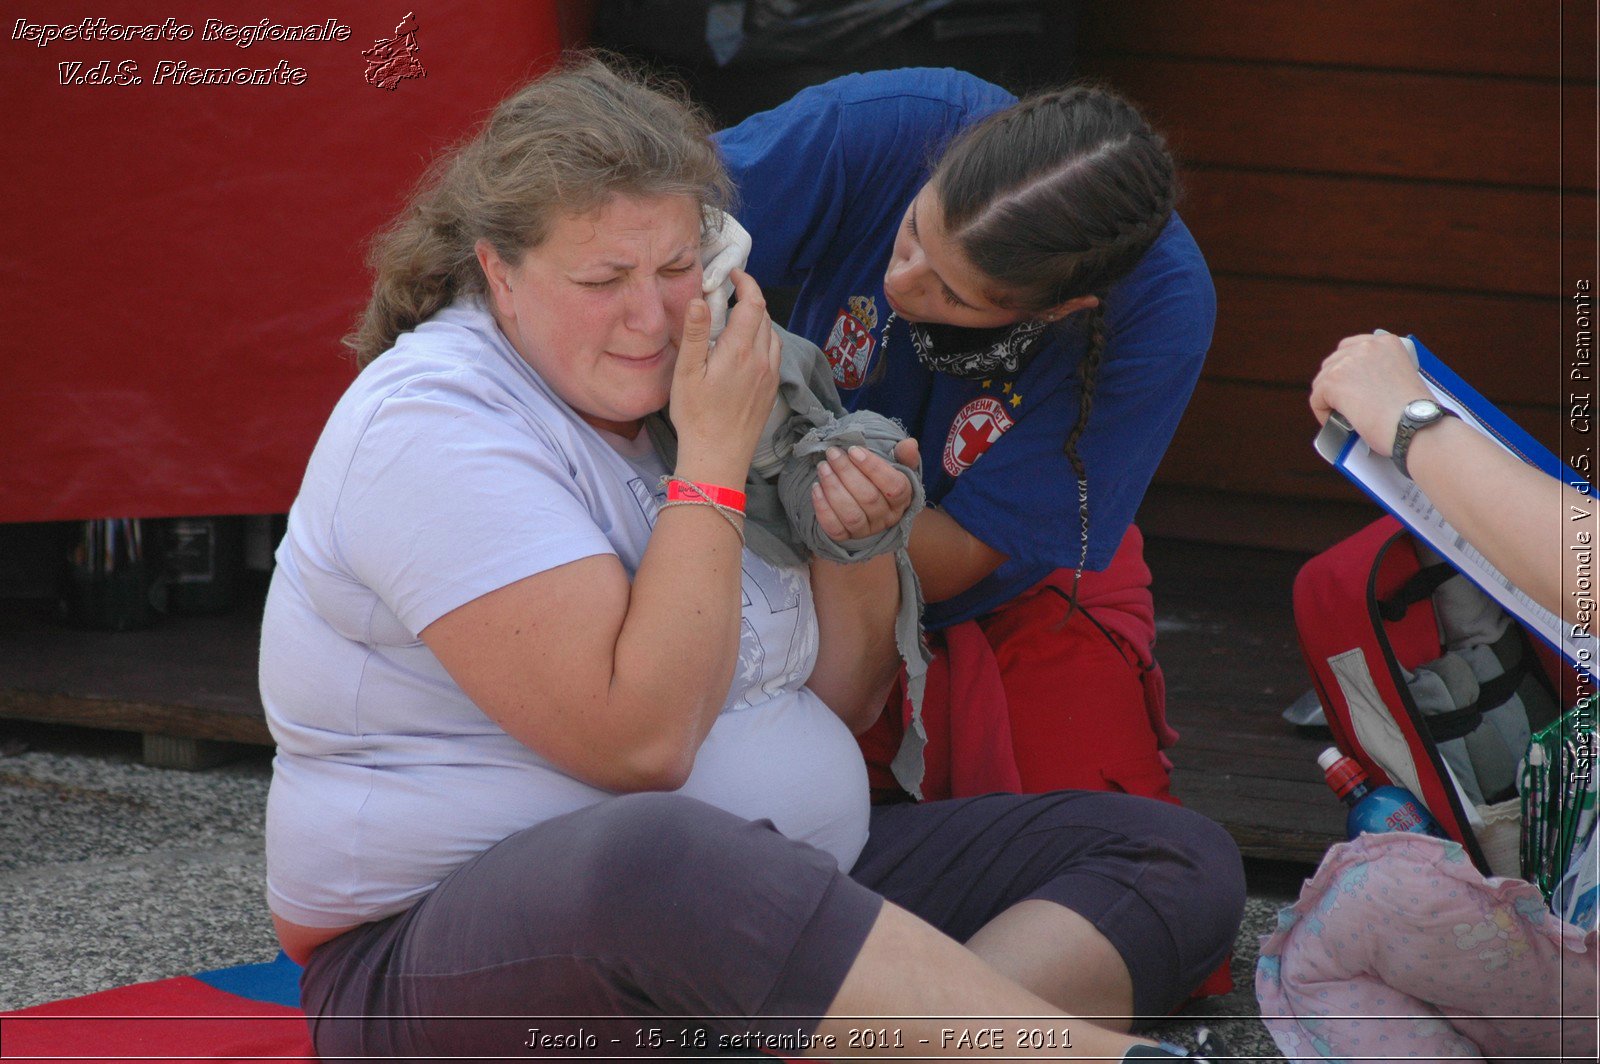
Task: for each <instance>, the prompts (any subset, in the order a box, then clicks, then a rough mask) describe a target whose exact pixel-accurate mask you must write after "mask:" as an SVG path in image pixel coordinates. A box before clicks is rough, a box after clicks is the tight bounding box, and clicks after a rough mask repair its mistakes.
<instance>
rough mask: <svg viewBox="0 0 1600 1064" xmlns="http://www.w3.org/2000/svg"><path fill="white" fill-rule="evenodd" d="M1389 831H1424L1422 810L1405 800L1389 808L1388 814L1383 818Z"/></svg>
mask: <svg viewBox="0 0 1600 1064" xmlns="http://www.w3.org/2000/svg"><path fill="white" fill-rule="evenodd" d="M1383 822H1384V823H1385V824H1387V825H1388V826H1389V830H1390V831H1424V830H1426V829H1425V828H1424V827H1423V824H1424V820H1423V819H1422V810H1420V809H1418V808H1417V807H1416V805H1415V804H1413V803H1412V802H1406V803H1405V804H1403V805H1398V806H1396V807H1395V808H1394V809H1392V810H1390V812H1389V815H1388V816H1386V817H1384V818H1383Z"/></svg>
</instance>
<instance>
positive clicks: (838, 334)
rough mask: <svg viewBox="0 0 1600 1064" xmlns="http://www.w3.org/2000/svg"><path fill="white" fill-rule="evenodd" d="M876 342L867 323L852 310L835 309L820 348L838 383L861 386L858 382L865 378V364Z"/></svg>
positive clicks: (870, 358) (842, 386) (840, 384)
mask: <svg viewBox="0 0 1600 1064" xmlns="http://www.w3.org/2000/svg"><path fill="white" fill-rule="evenodd" d="M877 343H878V342H877V341H876V340H874V339H873V338H872V333H871V332H869V331H868V328H867V326H866V325H864V324H862V323H861V321H859V320H858V319H857V318H856V317H855V316H854V315H853V314H851V313H850V312H849V311H848V310H841V311H839V317H838V318H837V319H835V320H834V323H833V331H832V332H830V333H829V334H828V342H827V343H826V344H825V345H824V346H823V348H822V353H823V354H825V355H827V356H828V365H830V366H832V367H833V379H834V380H835V381H836V382H837V383H838V385H839V387H841V388H859V387H861V382H862V381H864V380H866V379H867V365H868V364H869V363H870V362H871V361H872V349H873V348H874V347H876V346H877Z"/></svg>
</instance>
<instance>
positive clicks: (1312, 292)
mask: <svg viewBox="0 0 1600 1064" xmlns="http://www.w3.org/2000/svg"><path fill="white" fill-rule="evenodd" d="M1591 276H1593V275H1592V274H1591ZM1215 280H1216V286H1217V329H1216V334H1215V336H1214V338H1213V339H1212V343H1211V353H1210V354H1209V355H1207V356H1206V370H1205V372H1206V375H1207V376H1208V377H1211V378H1229V379H1237V380H1254V381H1259V382H1262V383H1273V384H1282V385H1287V386H1293V387H1299V388H1307V389H1308V388H1309V387H1310V384H1311V378H1312V377H1314V376H1316V372H1317V368H1318V367H1319V366H1320V365H1321V364H1322V360H1323V359H1324V358H1325V357H1327V355H1328V354H1329V353H1330V352H1332V351H1333V349H1334V348H1335V347H1336V346H1338V343H1339V341H1340V340H1342V339H1344V338H1345V337H1346V336H1351V335H1354V334H1355V333H1359V332H1369V331H1371V330H1373V329H1377V328H1383V329H1387V330H1389V331H1390V332H1392V333H1399V334H1401V335H1402V336H1403V335H1406V334H1408V333H1412V334H1415V335H1416V336H1417V337H1419V338H1420V339H1421V340H1422V341H1423V343H1425V344H1427V345H1428V347H1429V348H1430V349H1431V350H1432V351H1433V352H1434V353H1435V354H1437V355H1438V356H1439V357H1440V358H1442V359H1444V360H1445V361H1446V362H1448V363H1449V364H1450V365H1451V366H1452V367H1453V368H1455V369H1456V371H1457V372H1459V373H1461V374H1462V376H1464V377H1465V378H1466V379H1467V380H1469V381H1471V382H1472V385H1473V387H1475V388H1477V389H1478V390H1479V391H1480V392H1482V393H1483V394H1484V395H1487V396H1488V397H1489V398H1490V399H1492V400H1493V401H1494V402H1496V403H1497V404H1498V403H1511V404H1520V405H1538V404H1542V403H1553V402H1555V401H1556V400H1557V399H1558V397H1559V396H1561V395H1562V394H1563V391H1564V389H1565V387H1566V383H1567V382H1566V379H1565V374H1566V367H1564V366H1563V365H1562V359H1561V358H1560V355H1559V351H1560V345H1561V342H1562V337H1563V332H1562V321H1563V317H1562V316H1563V314H1564V313H1565V311H1566V305H1565V304H1564V302H1563V301H1562V300H1561V298H1560V297H1559V293H1557V292H1555V291H1551V292H1548V293H1544V294H1543V295H1542V296H1539V297H1533V296H1498V295H1483V294H1473V293H1460V294H1453V295H1451V296H1449V297H1447V298H1446V297H1441V296H1438V295H1435V294H1431V293H1425V292H1417V291H1415V290H1412V289H1406V288H1391V287H1385V286H1381V285H1346V284H1327V283H1323V282H1317V281H1299V280H1292V279H1280V278H1267V277H1243V276H1237V275H1230V274H1222V275H1219V276H1217V277H1216V278H1215Z"/></svg>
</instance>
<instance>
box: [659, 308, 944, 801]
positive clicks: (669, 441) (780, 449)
mask: <svg viewBox="0 0 1600 1064" xmlns="http://www.w3.org/2000/svg"><path fill="white" fill-rule="evenodd" d="M773 327H774V328H778V327H777V326H773ZM778 333H779V335H780V336H781V337H782V339H783V360H782V363H781V365H780V366H779V370H778V397H779V398H780V399H781V400H782V401H783V402H784V403H787V404H788V407H789V409H790V411H791V412H790V414H789V416H788V417H786V418H782V419H780V420H779V421H778V423H777V424H775V425H773V426H771V435H770V439H769V441H768V443H769V444H770V446H771V450H772V452H773V454H775V455H776V456H777V457H778V458H780V459H782V461H783V465H782V468H781V469H780V470H779V472H778V473H777V475H776V476H775V477H773V476H763V475H761V474H760V473H758V472H756V471H755V470H751V472H750V476H749V479H747V480H746V481H745V484H744V492H745V499H746V502H745V526H744V529H745V542H746V543H747V545H748V546H749V548H750V549H751V550H752V551H754V552H755V553H756V554H757V555H759V556H760V557H762V558H764V559H766V560H767V561H769V562H771V563H772V564H774V565H781V566H798V565H804V564H806V563H807V562H809V561H810V559H811V557H812V555H817V556H819V557H822V558H826V559H828V560H829V561H836V562H859V561H865V560H866V559H868V558H874V557H876V556H878V555H880V554H886V553H888V552H889V551H894V552H895V569H896V572H897V573H898V574H899V578H900V612H899V614H898V616H897V617H896V618H895V626H894V634H895V647H896V649H897V650H899V652H900V659H901V660H902V661H903V662H904V663H905V667H906V697H907V698H909V699H910V700H911V726H910V728H909V729H908V730H907V732H906V736H905V741H904V742H902V743H901V744H900V751H899V753H897V754H896V755H895V759H894V762H893V764H892V765H891V766H890V768H891V770H892V771H893V772H894V776H895V779H896V780H897V781H899V783H900V785H901V786H902V787H904V788H905V789H906V790H907V791H909V792H910V793H911V794H913V795H915V796H916V797H917V798H919V799H920V798H921V797H922V775H923V760H922V750H923V747H924V746H926V745H927V732H926V730H925V729H924V728H923V724H922V695H923V689H924V687H925V686H926V683H927V672H928V661H929V659H930V657H931V655H930V654H929V653H928V649H927V647H926V646H925V645H924V644H923V641H922V623H921V618H922V588H921V585H920V584H918V582H917V574H916V572H915V571H914V570H913V569H912V568H911V557H910V555H908V554H907V553H906V543H907V542H908V541H909V540H910V538H911V520H912V518H913V517H915V516H916V515H917V513H918V512H919V511H920V510H921V509H922V507H923V504H924V501H925V496H924V495H923V490H922V476H921V473H920V472H919V471H918V470H915V469H912V468H911V467H909V466H905V465H901V464H900V463H899V462H896V461H895V460H894V445H895V444H897V443H899V442H900V441H901V440H903V439H905V438H906V431H905V429H904V428H902V427H901V426H900V424H899V423H898V422H896V421H893V420H891V419H889V418H886V417H884V416H882V415H881V414H874V413H872V412H871V411H868V410H858V411H855V412H854V413H851V412H848V411H846V410H845V408H844V405H843V404H842V403H840V402H839V393H838V391H837V390H836V389H835V388H834V384H833V371H832V369H831V367H830V366H829V365H828V360H827V359H826V358H824V357H823V354H822V350H821V349H820V348H818V347H817V345H816V344H813V343H811V342H810V341H809V340H806V339H803V338H802V337H799V336H796V335H795V334H793V333H791V332H789V331H788V330H786V329H781V328H778ZM645 429H646V430H647V431H648V432H649V433H650V439H651V442H652V443H654V444H655V448H656V450H657V452H658V453H660V455H661V457H662V459H663V460H665V462H666V464H667V467H668V468H669V469H670V468H672V466H673V465H674V464H676V462H677V457H678V438H677V435H676V434H675V433H674V432H673V430H672V424H671V422H669V421H668V420H667V418H666V417H665V416H663V415H662V414H652V415H651V416H650V417H649V418H647V419H646V420H645ZM856 446H859V447H865V448H867V449H868V450H869V451H872V452H873V453H875V454H878V455H881V456H882V457H884V458H886V459H888V460H889V461H890V462H891V463H893V464H894V466H895V468H896V469H898V470H900V471H901V472H902V473H904V474H905V475H906V476H907V478H908V479H910V481H911V489H912V493H913V495H912V500H911V505H910V506H908V507H907V508H906V512H905V514H904V515H903V516H902V517H901V518H900V521H899V523H898V524H896V525H895V526H894V527H893V528H888V529H885V530H884V531H882V532H880V533H878V534H877V535H875V536H868V537H865V538H863V539H851V540H846V541H844V542H843V543H839V542H836V541H835V540H833V539H832V538H831V537H829V536H828V534H827V533H826V532H824V531H823V530H822V527H821V526H820V525H819V524H818V523H817V515H816V511H815V509H813V508H812V505H811V485H813V484H815V483H816V481H817V464H818V463H819V462H821V461H822V460H823V458H824V456H825V454H826V452H827V449H828V448H829V447H842V448H849V447H856Z"/></svg>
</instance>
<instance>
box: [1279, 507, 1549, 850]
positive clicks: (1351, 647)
mask: <svg viewBox="0 0 1600 1064" xmlns="http://www.w3.org/2000/svg"><path fill="white" fill-rule="evenodd" d="M1456 575H1458V574H1457V573H1456V571H1455V570H1454V569H1453V568H1451V567H1450V566H1449V565H1448V564H1447V563H1444V562H1439V563H1437V564H1433V565H1424V564H1423V563H1422V561H1420V560H1419V558H1418V554H1417V546H1416V541H1415V540H1414V539H1413V538H1412V536H1411V534H1410V533H1409V532H1408V531H1406V529H1405V528H1404V526H1402V525H1401V524H1400V522H1399V521H1396V520H1395V519H1394V518H1392V517H1384V518H1382V519H1380V520H1378V521H1375V522H1373V523H1372V524H1370V525H1368V526H1367V527H1366V528H1364V529H1362V530H1361V531H1360V532H1358V533H1356V534H1355V535H1354V536H1351V537H1350V538H1349V539H1346V540H1344V541H1343V542H1341V543H1339V544H1337V545H1335V546H1334V547H1331V548H1329V549H1328V550H1326V551H1324V552H1323V553H1321V554H1319V555H1317V556H1316V557H1314V558H1312V559H1311V560H1310V561H1309V562H1307V563H1306V564H1305V565H1304V566H1303V567H1302V568H1301V570H1300V573H1299V575H1298V576H1297V577H1296V578H1295V584H1294V614H1295V626H1296V628H1297V629H1298V633H1299V638H1300V647H1301V650H1302V651H1303V652H1304V654H1305V657H1306V664H1307V666H1308V667H1309V668H1310V670H1311V676H1312V680H1313V682H1314V683H1315V686H1316V692H1317V697H1318V698H1319V699H1320V700H1321V702H1322V705H1323V708H1324V710H1325V712H1326V714H1327V718H1328V725H1329V727H1330V728H1331V729H1332V730H1333V735H1334V740H1335V742H1336V743H1337V744H1338V747H1339V749H1340V750H1341V751H1343V752H1344V753H1345V754H1348V755H1349V756H1351V757H1353V758H1355V759H1356V760H1357V761H1358V762H1359V763H1360V764H1361V766H1362V768H1364V769H1366V771H1367V772H1368V773H1369V774H1370V775H1371V776H1372V778H1373V781H1374V782H1375V783H1378V784H1383V783H1394V784H1396V785H1397V786H1401V787H1406V788H1408V789H1410V790H1411V791H1412V792H1414V793H1415V794H1416V795H1417V797H1418V798H1420V799H1421V800H1422V802H1423V804H1424V805H1426V806H1427V807H1428V810H1429V812H1431V813H1432V814H1433V815H1434V817H1435V818H1436V819H1437V820H1438V821H1439V824H1440V825H1441V826H1442V827H1443V828H1444V829H1445V831H1446V832H1448V833H1449V835H1450V837H1451V838H1453V839H1455V840H1456V841H1457V842H1459V843H1461V845H1462V846H1463V847H1464V848H1465V849H1466V851H1467V853H1468V855H1469V856H1470V857H1471V859H1472V861H1473V863H1474V864H1475V865H1477V867H1478V868H1479V870H1480V871H1482V872H1483V873H1484V874H1485V875H1489V874H1499V875H1513V876H1514V875H1516V874H1517V872H1516V870H1515V867H1514V866H1515V859H1514V858H1515V854H1516V846H1517V834H1518V831H1517V822H1516V819H1515V818H1514V817H1513V818H1511V820H1510V823H1509V824H1508V823H1507V816H1508V814H1509V813H1510V812H1511V810H1510V809H1507V808H1504V807H1507V806H1509V805H1510V802H1500V803H1498V805H1490V806H1486V807H1479V810H1478V811H1479V813H1480V815H1483V814H1484V813H1485V812H1486V811H1487V812H1488V816H1487V817H1486V819H1487V820H1488V821H1489V828H1490V831H1488V832H1486V833H1485V834H1484V837H1483V838H1482V839H1480V838H1479V837H1478V834H1476V833H1475V832H1474V830H1473V829H1472V827H1471V826H1470V821H1469V816H1468V812H1467V809H1466V807H1465V805H1464V804H1463V801H1462V793H1461V791H1460V790H1459V789H1458V787H1457V786H1455V785H1454V784H1452V782H1451V779H1450V776H1449V773H1448V770H1447V767H1446V763H1445V758H1444V757H1443V756H1442V755H1441V752H1440V749H1439V743H1441V742H1448V741H1450V740H1452V739H1456V738H1462V737H1465V736H1469V735H1470V734H1471V733H1472V732H1473V731H1474V730H1475V729H1476V728H1478V727H1481V726H1483V724H1484V715H1485V714H1486V713H1488V712H1491V711H1493V710H1495V709H1497V708H1498V707H1500V706H1502V705H1504V704H1506V703H1507V700H1508V699H1510V698H1512V697H1518V698H1521V699H1522V700H1523V702H1522V703H1519V705H1522V704H1524V703H1525V704H1526V705H1528V706H1529V707H1530V708H1529V710H1528V714H1529V716H1530V717H1532V716H1534V713H1535V709H1534V708H1533V707H1537V712H1538V714H1539V715H1540V716H1542V715H1543V714H1544V713H1545V712H1546V711H1545V709H1544V706H1543V703H1544V701H1546V700H1547V701H1548V705H1549V707H1550V708H1549V712H1555V711H1556V707H1558V706H1562V705H1567V704H1570V699H1567V700H1563V699H1562V698H1561V696H1560V692H1559V691H1558V687H1561V686H1564V684H1562V683H1560V682H1559V678H1561V677H1564V676H1566V674H1568V673H1570V671H1571V670H1569V669H1564V668H1562V667H1561V666H1560V659H1559V657H1558V656H1557V655H1555V654H1554V652H1552V651H1550V650H1548V648H1546V647H1544V646H1543V644H1542V643H1538V641H1536V640H1533V639H1530V638H1529V636H1528V634H1527V633H1526V632H1525V631H1524V630H1523V629H1522V627H1521V626H1520V625H1518V624H1516V623H1515V622H1514V621H1513V622H1512V624H1511V626H1510V629H1508V637H1506V638H1509V640H1510V642H1511V644H1513V651H1512V653H1510V654H1507V655H1506V656H1507V657H1512V658H1515V664H1513V665H1509V666H1507V667H1506V669H1505V672H1504V674H1503V676H1501V677H1498V678H1496V679H1493V680H1489V681H1485V682H1484V683H1483V684H1482V687H1481V690H1480V692H1479V694H1478V697H1477V699H1476V701H1475V702H1473V703H1472V704H1471V705H1468V706H1465V707H1461V708H1460V709H1457V710H1454V711H1452V712H1447V713H1443V714H1439V713H1434V714H1431V715H1425V714H1424V713H1423V712H1422V711H1421V710H1420V709H1419V708H1418V705H1417V702H1416V700H1415V699H1414V698H1413V695H1412V691H1411V690H1410V688H1409V687H1408V685H1407V675H1408V674H1415V673H1416V672H1417V669H1418V667H1419V666H1422V665H1426V664H1429V663H1432V662H1435V661H1436V660H1437V659H1440V658H1441V656H1442V655H1444V654H1445V651H1446V648H1445V647H1444V646H1443V645H1442V642H1441V637H1440V626H1439V618H1438V616H1437V614H1436V612H1435V608H1434V598H1433V596H1434V593H1435V592H1436V591H1437V590H1438V589H1439V588H1440V586H1441V585H1442V584H1444V582H1445V581H1447V580H1449V579H1451V578H1452V577H1455V576H1456ZM1472 591H1474V592H1476V588H1473V589H1472ZM1476 593H1477V595H1479V596H1481V597H1482V599H1483V600H1484V601H1485V602H1487V601H1488V596H1484V595H1482V592H1476ZM1512 631H1514V632H1515V635H1514V636H1510V635H1509V633H1510V632H1512ZM1518 642H1520V645H1521V648H1522V652H1521V654H1520V655H1517V654H1515V652H1514V644H1515V643H1518ZM1536 643H1537V645H1535V644H1536ZM1553 677H1555V678H1557V682H1555V683H1553V682H1552V678H1553ZM1529 684H1531V685H1532V687H1530V686H1528V685H1529ZM1541 691H1542V692H1543V695H1540V694H1539V692H1541ZM1518 754H1519V756H1520V751H1519V752H1518ZM1508 847H1509V848H1508ZM1486 849H1487V850H1488V851H1489V853H1487V854H1486ZM1507 854H1509V855H1510V857H1509V860H1510V863H1511V867H1510V869H1509V870H1508V867H1507V863H1506V862H1507V860H1508V858H1507V856H1506V855H1507ZM1491 857H1493V858H1494V860H1493V861H1491V859H1490V858H1491ZM1491 863H1492V864H1495V865H1497V866H1498V867H1497V868H1496V869H1491Z"/></svg>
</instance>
